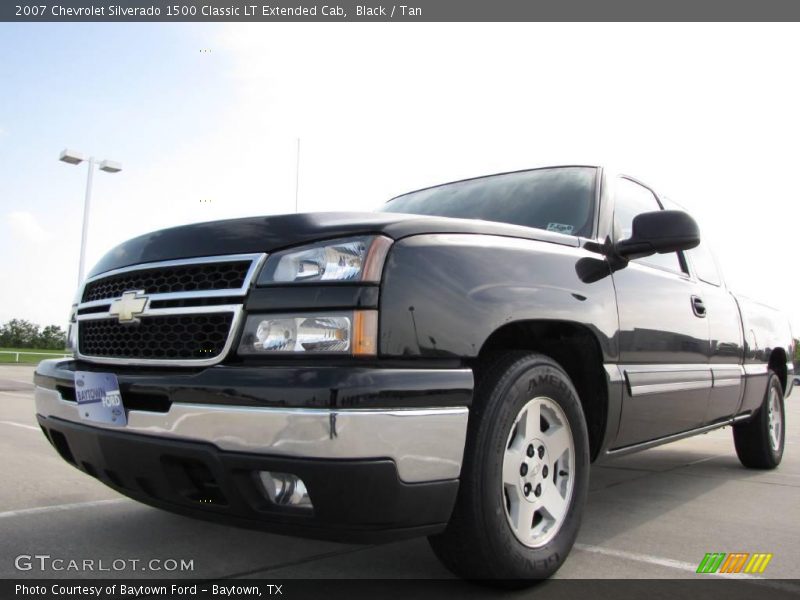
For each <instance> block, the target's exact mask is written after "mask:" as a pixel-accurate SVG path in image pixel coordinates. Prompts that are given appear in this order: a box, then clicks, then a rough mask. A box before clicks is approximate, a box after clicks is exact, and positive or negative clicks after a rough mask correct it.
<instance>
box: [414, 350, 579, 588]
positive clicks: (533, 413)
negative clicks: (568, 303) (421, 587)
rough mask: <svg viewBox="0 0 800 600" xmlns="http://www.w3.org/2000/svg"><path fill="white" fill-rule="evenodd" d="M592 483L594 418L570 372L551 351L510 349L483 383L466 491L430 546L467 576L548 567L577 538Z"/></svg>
mask: <svg viewBox="0 0 800 600" xmlns="http://www.w3.org/2000/svg"><path fill="white" fill-rule="evenodd" d="M588 483H589V439H588V433H587V428H586V420H585V417H584V414H583V409H582V407H581V404H580V400H579V398H578V394H577V392H576V391H575V388H574V386H573V385H572V382H571V381H570V379H569V377H568V376H567V374H566V373H565V372H564V370H563V369H562V368H561V367H560V366H559V365H558V364H557V363H556V362H554V361H553V360H551V359H550V358H548V357H546V356H543V355H540V354H535V353H531V352H513V353H508V354H505V355H503V356H502V357H500V358H499V359H498V360H497V361H496V362H495V363H494V364H493V365H492V366H491V367H490V368H488V369H487V372H486V373H485V375H484V376H483V377H482V378H481V380H480V383H479V385H478V388H477V389H476V393H475V400H474V402H473V408H472V410H471V413H470V422H469V432H468V437H467V447H466V449H465V455H464V464H463V467H462V470H461V485H460V488H459V495H458V499H457V501H456V506H455V509H454V511H453V516H452V517H451V520H450V522H449V523H448V526H447V528H446V529H445V531H444V532H443V533H441V534H439V535H436V536H432V537H430V538H429V540H430V544H431V547H432V548H433V551H434V552H435V553H436V555H437V556H438V557H439V559H440V560H441V561H442V563H444V565H445V566H446V567H447V568H448V569H449V570H450V571H452V572H453V573H455V574H456V575H458V576H460V577H463V578H465V579H503V580H509V579H516V580H520V579H521V580H532V579H542V578H545V577H549V576H550V575H552V574H553V573H555V572H556V571H557V570H558V568H559V567H560V566H561V565H562V563H563V562H564V560H565V559H566V557H567V554H569V551H570V549H571V548H572V545H573V544H574V543H575V538H576V537H577V534H578V528H579V526H580V521H581V516H582V513H583V507H584V504H585V502H586V494H587V490H588Z"/></svg>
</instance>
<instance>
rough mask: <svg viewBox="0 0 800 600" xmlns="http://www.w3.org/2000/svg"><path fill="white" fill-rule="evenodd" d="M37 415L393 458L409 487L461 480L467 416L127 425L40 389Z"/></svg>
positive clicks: (214, 409) (245, 444) (225, 411)
mask: <svg viewBox="0 0 800 600" xmlns="http://www.w3.org/2000/svg"><path fill="white" fill-rule="evenodd" d="M35 398H36V412H37V413H38V414H39V415H41V416H43V417H47V418H55V419H62V420H65V421H71V422H75V423H82V424H83V425H90V426H92V427H97V428H102V429H109V430H114V431H119V432H126V433H134V434H140V435H143V436H151V437H156V438H161V439H174V440H184V441H195V442H205V443H209V444H213V445H214V446H216V447H217V448H219V449H220V450H224V451H229V452H247V453H253V454H265V455H273V456H282V457H294V458H324V459H368V458H390V459H392V460H393V461H394V462H395V464H396V466H397V471H398V475H399V477H400V479H401V480H402V481H404V482H407V483H418V482H425V481H437V480H444V479H456V478H458V476H459V472H460V470H461V461H462V457H463V452H464V443H465V438H466V432H467V417H468V412H469V411H468V409H467V408H466V407H448V408H408V409H335V410H334V409H316V408H314V409H311V408H308V409H307V408H275V407H243V406H242V407H238V406H222V405H210V404H185V403H173V404H172V405H171V407H170V409H169V411H168V412H166V413H158V412H150V411H141V410H129V411H128V424H127V426H125V427H114V426H110V425H106V424H102V423H92V422H87V421H82V420H81V418H80V415H79V413H78V406H77V404H76V403H75V402H71V401H67V400H64V399H63V398H62V396H61V394H60V393H59V392H58V391H56V390H52V389H48V388H44V387H41V386H37V387H36V394H35Z"/></svg>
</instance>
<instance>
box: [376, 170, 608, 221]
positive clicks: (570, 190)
mask: <svg viewBox="0 0 800 600" xmlns="http://www.w3.org/2000/svg"><path fill="white" fill-rule="evenodd" d="M596 176H597V169H595V168H594V167H556V168H548V169H536V170H533V171H521V172H517V173H505V174H503V175H491V176H488V177H480V178H478V179H469V180H467V181H458V182H455V183H448V184H445V185H440V186H437V187H433V188H428V189H424V190H420V191H418V192H411V193H409V194H405V195H403V196H398V197H397V198H394V199H393V200H390V201H389V202H387V203H386V204H385V205H384V207H383V209H382V210H383V211H384V212H394V213H409V214H416V215H433V216H439V217H456V218H460V219H483V220H486V221H497V222H500V223H511V224H512V225H522V226H524V227H535V228H537V229H545V230H548V231H556V232H558V233H565V234H567V235H575V236H589V235H591V233H592V223H593V220H594V190H595V180H596Z"/></svg>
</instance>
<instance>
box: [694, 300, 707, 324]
mask: <svg viewBox="0 0 800 600" xmlns="http://www.w3.org/2000/svg"><path fill="white" fill-rule="evenodd" d="M692 310H693V311H694V314H695V316H696V317H700V318H701V319H702V318H703V317H705V316H706V305H705V304H703V299H702V298H700V297H699V296H692Z"/></svg>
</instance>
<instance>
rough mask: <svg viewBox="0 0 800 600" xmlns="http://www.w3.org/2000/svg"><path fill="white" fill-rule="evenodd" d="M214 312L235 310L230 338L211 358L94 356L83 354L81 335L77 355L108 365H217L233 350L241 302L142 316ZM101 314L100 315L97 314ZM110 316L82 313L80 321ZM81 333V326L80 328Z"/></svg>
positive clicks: (186, 307)
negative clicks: (220, 350)
mask: <svg viewBox="0 0 800 600" xmlns="http://www.w3.org/2000/svg"><path fill="white" fill-rule="evenodd" d="M214 312H233V319H232V320H231V327H230V329H229V330H228V339H227V340H226V341H225V346H224V347H223V349H222V352H220V353H219V354H217V355H216V356H213V357H211V358H197V359H171V358H110V357H105V356H93V355H91V354H88V355H86V354H82V353H81V352H80V347H81V346H80V337H79V335H78V336H76V337H77V338H78V343H77V349H76V351H75V355H76V357H77V358H79V359H81V360H85V361H87V362H91V363H97V364H107V365H145V366H147V365H149V366H154V367H157V366H162V367H170V366H172V367H204V366H210V365H215V364H217V363H218V362H221V361H222V360H224V359H225V357H226V356H227V355H228V353H229V352H230V351H231V347H232V346H233V341H234V340H235V339H236V337H237V336H236V333H237V332H238V331H239V325H240V323H241V321H242V315H243V314H244V309H243V308H242V305H241V304H235V305H225V306H185V307H181V308H159V309H155V310H148V311H147V312H145V313H142V314H141V315H138V316H140V317H148V316H159V315H161V316H163V315H181V314H197V313H201V314H209V313H214ZM98 314H99V316H97V315H98ZM102 318H109V315H108V313H92V314H89V315H80V316H79V317H78V320H79V321H88V320H91V319H102ZM78 334H80V328H78Z"/></svg>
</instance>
